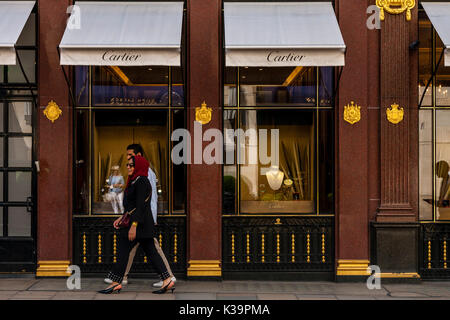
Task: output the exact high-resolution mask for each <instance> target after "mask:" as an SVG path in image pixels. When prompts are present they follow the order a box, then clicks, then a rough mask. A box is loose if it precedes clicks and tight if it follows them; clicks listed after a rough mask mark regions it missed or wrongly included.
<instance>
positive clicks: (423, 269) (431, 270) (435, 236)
mask: <svg viewBox="0 0 450 320" xmlns="http://www.w3.org/2000/svg"><path fill="white" fill-rule="evenodd" d="M420 238H421V241H420V252H421V259H420V261H421V265H420V276H421V278H422V279H450V261H449V259H448V258H449V257H448V249H449V247H450V223H424V224H422V226H421V237H420Z"/></svg>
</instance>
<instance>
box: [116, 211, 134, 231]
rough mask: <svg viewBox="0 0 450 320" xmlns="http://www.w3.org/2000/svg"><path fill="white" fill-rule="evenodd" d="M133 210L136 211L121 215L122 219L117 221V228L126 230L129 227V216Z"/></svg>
mask: <svg viewBox="0 0 450 320" xmlns="http://www.w3.org/2000/svg"><path fill="white" fill-rule="evenodd" d="M134 210H136V209H133V210H131V211H129V212H125V213H124V214H123V215H122V217H121V218H120V220H119V223H117V226H118V227H119V228H128V227H129V226H130V218H131V214H132V213H133V212H134Z"/></svg>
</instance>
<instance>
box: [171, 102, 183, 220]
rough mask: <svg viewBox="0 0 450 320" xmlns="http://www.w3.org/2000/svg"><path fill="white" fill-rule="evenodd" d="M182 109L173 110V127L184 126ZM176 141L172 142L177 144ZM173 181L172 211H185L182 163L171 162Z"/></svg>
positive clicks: (177, 212) (180, 212)
mask: <svg viewBox="0 0 450 320" xmlns="http://www.w3.org/2000/svg"><path fill="white" fill-rule="evenodd" d="M184 114H185V113H184V110H175V111H174V112H173V129H174V130H176V129H181V128H184V127H185V125H184V120H185V119H184ZM177 143H178V142H173V143H172V146H173V145H174V144H177ZM172 170H173V171H172V172H173V178H172V179H173V181H172V190H173V191H172V192H173V213H174V214H182V213H185V196H186V192H185V190H186V178H185V173H186V166H185V165H184V164H179V165H175V164H173V169H172Z"/></svg>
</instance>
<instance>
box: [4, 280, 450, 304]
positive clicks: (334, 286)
mask: <svg viewBox="0 0 450 320" xmlns="http://www.w3.org/2000/svg"><path fill="white" fill-rule="evenodd" d="M129 281H130V283H129V284H128V285H127V286H124V288H123V289H122V292H121V293H120V294H111V295H103V294H99V293H97V292H96V291H97V290H100V289H103V288H105V287H106V284H105V283H103V279H101V278H85V279H81V290H68V289H67V286H66V279H56V278H54V279H49V278H44V279H34V278H0V300H23V299H26V300H31V299H32V300H111V299H112V300H450V282H434V281H433V282H431V281H422V282H418V283H410V284H388V283H386V284H383V283H382V284H381V289H378V290H377V289H374V290H369V289H368V288H367V286H366V284H365V283H336V282H287V281H283V282H281V281H280V282H278V281H183V280H177V283H176V290H175V292H174V293H173V294H172V293H167V294H163V295H155V294H152V292H151V291H152V290H154V288H153V287H152V286H151V284H152V283H153V282H155V280H149V279H129Z"/></svg>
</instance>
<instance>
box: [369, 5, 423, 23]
mask: <svg viewBox="0 0 450 320" xmlns="http://www.w3.org/2000/svg"><path fill="white" fill-rule="evenodd" d="M415 6H416V1H415V0H377V7H378V8H380V20H381V21H384V18H385V15H384V12H385V11H386V12H388V13H390V14H401V13H403V12H405V11H406V21H411V10H412V9H413V8H414V7H415Z"/></svg>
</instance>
